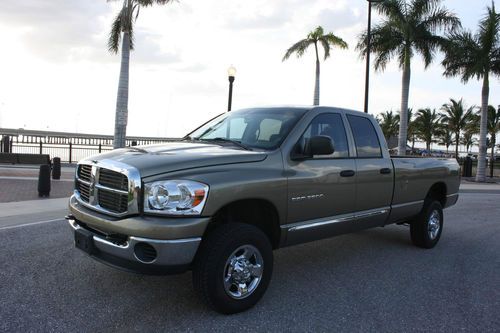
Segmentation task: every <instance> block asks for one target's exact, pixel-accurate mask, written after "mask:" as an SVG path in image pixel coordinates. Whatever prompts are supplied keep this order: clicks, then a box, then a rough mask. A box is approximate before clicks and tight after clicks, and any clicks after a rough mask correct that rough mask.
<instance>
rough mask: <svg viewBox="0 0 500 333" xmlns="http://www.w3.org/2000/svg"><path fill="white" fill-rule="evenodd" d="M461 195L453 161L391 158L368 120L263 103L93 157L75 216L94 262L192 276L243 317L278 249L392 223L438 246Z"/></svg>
mask: <svg viewBox="0 0 500 333" xmlns="http://www.w3.org/2000/svg"><path fill="white" fill-rule="evenodd" d="M458 188H459V166H458V164H457V162H456V161H455V160H454V159H443V158H409V157H408V158H407V157H393V158H391V156H389V153H388V150H387V146H386V142H385V140H384V137H383V135H382V132H381V130H380V128H379V126H378V124H377V122H376V121H375V120H374V119H373V117H371V116H369V115H366V114H364V113H361V112H356V111H349V110H344V109H339V108H332V107H274V108H254V109H244V110H239V111H234V112H229V113H225V114H223V115H220V116H218V117H216V118H214V119H212V120H211V121H209V122H207V123H206V124H204V125H202V126H201V127H199V128H197V129H196V130H194V131H193V132H191V133H190V134H188V135H187V136H185V137H184V138H182V139H178V140H172V142H169V143H165V144H162V145H153V146H142V147H130V148H125V149H118V150H114V151H112V152H109V153H105V154H101V155H98V156H94V157H92V158H89V159H86V160H83V161H81V162H80V163H79V164H78V167H77V171H76V179H75V191H74V195H73V196H72V197H71V199H70V202H69V210H70V215H68V217H67V219H68V221H69V224H70V225H71V227H72V229H73V230H74V237H75V245H76V247H77V248H79V249H81V250H83V251H84V252H86V253H87V254H88V255H90V256H91V257H92V258H94V259H96V260H98V261H101V262H103V263H105V264H108V265H111V266H114V267H117V268H120V269H124V270H128V271H133V272H140V273H146V274H168V273H178V272H184V271H186V270H192V272H193V283H194V288H195V290H196V291H197V292H198V293H199V294H200V296H201V298H202V299H203V300H204V301H205V302H206V303H207V304H208V305H209V306H210V307H212V308H213V309H215V310H216V311H219V312H222V313H235V312H240V311H244V310H246V309H248V308H250V307H251V306H253V305H254V304H256V303H257V302H258V300H259V299H260V298H261V297H262V296H263V294H264V292H265V291H266V289H267V287H268V285H269V282H270V280H271V274H272V270H273V250H274V249H278V248H280V247H284V246H289V245H294V244H300V243H304V242H309V241H314V240H318V239H322V238H326V237H332V236H336V235H341V234H345V233H349V232H355V231H358V230H362V229H366V228H372V227H383V226H385V225H388V224H393V223H397V224H409V225H410V235H411V240H412V242H413V243H414V244H415V245H416V246H419V247H422V248H432V247H434V246H435V245H436V243H437V242H438V241H439V238H440V236H441V233H442V231H443V208H446V207H449V206H451V205H454V204H455V203H456V202H457V199H458ZM329 264H331V265H334V264H335V263H329ZM166 301H168V300H166Z"/></svg>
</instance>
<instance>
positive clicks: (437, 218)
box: [427, 210, 441, 240]
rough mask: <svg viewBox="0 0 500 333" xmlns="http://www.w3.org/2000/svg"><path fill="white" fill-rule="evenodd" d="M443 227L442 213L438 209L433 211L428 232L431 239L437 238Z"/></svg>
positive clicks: (428, 224)
mask: <svg viewBox="0 0 500 333" xmlns="http://www.w3.org/2000/svg"><path fill="white" fill-rule="evenodd" d="M440 228H441V215H440V214H439V212H438V211H437V210H434V211H432V213H431V215H430V217H429V221H428V223H427V232H428V234H429V238H430V239H431V240H433V239H435V238H436V237H437V235H438V234H439V229H440Z"/></svg>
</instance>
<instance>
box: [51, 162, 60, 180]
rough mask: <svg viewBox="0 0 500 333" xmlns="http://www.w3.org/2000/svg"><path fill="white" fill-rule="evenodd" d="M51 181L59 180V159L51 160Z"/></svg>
mask: <svg viewBox="0 0 500 333" xmlns="http://www.w3.org/2000/svg"><path fill="white" fill-rule="evenodd" d="M52 179H61V158H60V157H54V158H53V159H52Z"/></svg>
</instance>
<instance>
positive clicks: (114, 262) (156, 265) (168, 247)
mask: <svg viewBox="0 0 500 333" xmlns="http://www.w3.org/2000/svg"><path fill="white" fill-rule="evenodd" d="M67 220H68V222H69V225H70V226H71V228H72V229H73V231H74V232H75V233H76V232H78V230H81V229H84V230H85V232H86V233H87V234H90V235H91V239H92V243H93V244H92V247H93V251H92V252H90V253H88V254H89V255H90V256H91V257H93V258H94V259H96V260H98V261H101V262H103V263H105V264H108V265H110V266H113V267H116V268H120V269H123V270H127V271H133V272H137V273H146V274H169V273H180V272H183V271H185V270H187V269H188V268H189V266H190V264H191V262H192V261H193V259H194V256H195V254H196V251H197V250H198V246H199V245H200V242H201V237H197V238H187V239H174V240H158V239H150V238H141V237H134V236H129V237H127V239H126V240H125V241H123V242H122V243H117V242H112V241H110V240H107V239H106V237H105V236H103V235H100V234H98V233H96V232H93V231H92V230H89V229H87V228H85V227H84V226H82V225H80V224H78V221H77V220H76V219H75V218H74V217H72V216H69V217H68V218H67ZM75 239H76V238H75ZM137 244H147V245H149V246H151V247H153V248H154V249H155V250H156V256H155V258H154V260H148V261H144V260H141V259H140V258H139V257H138V255H137V247H136V245H137Z"/></svg>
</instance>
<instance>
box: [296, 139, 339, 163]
mask: <svg viewBox="0 0 500 333" xmlns="http://www.w3.org/2000/svg"><path fill="white" fill-rule="evenodd" d="M334 151H335V149H334V147H333V142H332V139H330V137H328V136H324V135H319V136H313V137H312V138H310V139H309V140H306V142H305V144H304V148H303V149H301V146H300V144H299V143H297V145H296V146H295V148H294V150H293V152H292V155H291V159H292V160H304V159H307V158H311V157H313V156H315V155H331V154H333V153H334Z"/></svg>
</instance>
